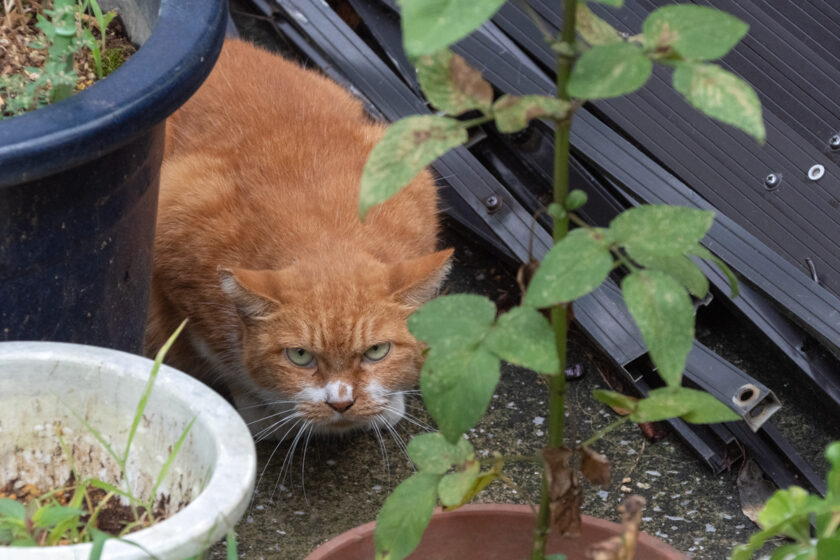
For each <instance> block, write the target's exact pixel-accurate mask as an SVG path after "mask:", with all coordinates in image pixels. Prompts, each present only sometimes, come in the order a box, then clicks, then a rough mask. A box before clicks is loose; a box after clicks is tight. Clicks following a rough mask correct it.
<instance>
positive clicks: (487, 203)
mask: <svg viewBox="0 0 840 560" xmlns="http://www.w3.org/2000/svg"><path fill="white" fill-rule="evenodd" d="M484 207H485V208H486V209H487V211H488V212H489V213H491V214H492V213H493V212H496V211H497V210H498V209H499V208H501V207H502V201H501V199H500V198H499V197H498V196H496V195H490V196H488V197H487V198H486V199H484Z"/></svg>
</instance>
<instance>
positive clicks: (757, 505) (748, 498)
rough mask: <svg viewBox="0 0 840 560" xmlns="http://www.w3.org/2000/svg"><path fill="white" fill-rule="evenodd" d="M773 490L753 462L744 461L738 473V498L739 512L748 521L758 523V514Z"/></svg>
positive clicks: (749, 460) (771, 485)
mask: <svg viewBox="0 0 840 560" xmlns="http://www.w3.org/2000/svg"><path fill="white" fill-rule="evenodd" d="M775 490H776V488H775V486H773V484H772V483H771V482H770V481H769V480H767V479H766V478H764V473H763V472H761V469H760V468H759V467H758V465H757V464H756V462H755V461H753V460H752V459H747V460H746V461H744V464H743V465H742V466H741V469H740V470H739V471H738V497H739V498H740V499H741V511H742V512H743V513H744V515H746V516H747V517H748V518H749V520H750V521H752V522H753V523H756V524H757V523H758V512H759V511H761V509H762V508H763V507H764V503H765V502H766V501H767V500H769V499H770V496H772V495H773V492H775Z"/></svg>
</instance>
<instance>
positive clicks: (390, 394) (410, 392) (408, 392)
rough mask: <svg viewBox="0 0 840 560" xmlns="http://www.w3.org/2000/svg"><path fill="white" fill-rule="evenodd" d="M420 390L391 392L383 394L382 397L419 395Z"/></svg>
mask: <svg viewBox="0 0 840 560" xmlns="http://www.w3.org/2000/svg"><path fill="white" fill-rule="evenodd" d="M419 394H420V389H405V390H402V391H391V392H390V393H385V394H384V395H382V396H383V397H391V396H394V395H419Z"/></svg>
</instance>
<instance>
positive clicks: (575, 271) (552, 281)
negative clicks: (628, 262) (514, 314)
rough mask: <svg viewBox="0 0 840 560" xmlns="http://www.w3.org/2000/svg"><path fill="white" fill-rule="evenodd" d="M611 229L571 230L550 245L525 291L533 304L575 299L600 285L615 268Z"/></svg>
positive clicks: (548, 304) (545, 304) (548, 303)
mask: <svg viewBox="0 0 840 560" xmlns="http://www.w3.org/2000/svg"><path fill="white" fill-rule="evenodd" d="M609 246H610V239H609V235H608V232H607V231H606V230H603V229H593V230H588V229H583V228H581V229H576V230H572V231H570V232H569V233H568V235H566V237H564V238H563V239H562V241H559V242H558V243H556V244H555V245H554V247H552V248H551V250H550V251H549V252H548V254H547V255H546V256H545V259H543V262H542V263H541V264H540V267H539V268H538V269H537V272H536V273H534V277H533V278H532V279H531V283H530V284H529V285H528V292H527V293H526V294H525V299H524V301H523V303H524V304H525V305H528V306H530V307H536V308H540V307H549V306H551V305H555V304H558V303H561V302H566V301H573V300H575V299H577V298H579V297H580V296H583V295H586V294H588V293H589V292H591V291H592V290H594V289H595V288H597V287H598V286H600V285H601V282H603V281H604V279H605V278H606V277H607V275H608V274H609V273H610V270H612V265H613V259H612V254H611V253H610V249H609Z"/></svg>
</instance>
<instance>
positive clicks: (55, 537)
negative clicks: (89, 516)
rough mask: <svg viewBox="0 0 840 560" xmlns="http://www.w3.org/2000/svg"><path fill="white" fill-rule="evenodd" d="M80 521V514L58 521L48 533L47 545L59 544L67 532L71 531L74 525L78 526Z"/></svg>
mask: <svg viewBox="0 0 840 560" xmlns="http://www.w3.org/2000/svg"><path fill="white" fill-rule="evenodd" d="M80 523H81V521H80V519H79V516H78V515H77V516H75V517H71V518H70V519H65V520H64V521H61V522H59V523H57V524H56V525H55V527H53V528H52V530H50V532H49V534H48V535H47V545H48V546H53V545H55V544H57V543H58V542H59V541H60V540H61V539H62V538H63V537H64V536H65V534H66V533H68V532H70V531H71V530H72V529H73V528H74V527H77V526H78V525H79V524H80Z"/></svg>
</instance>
